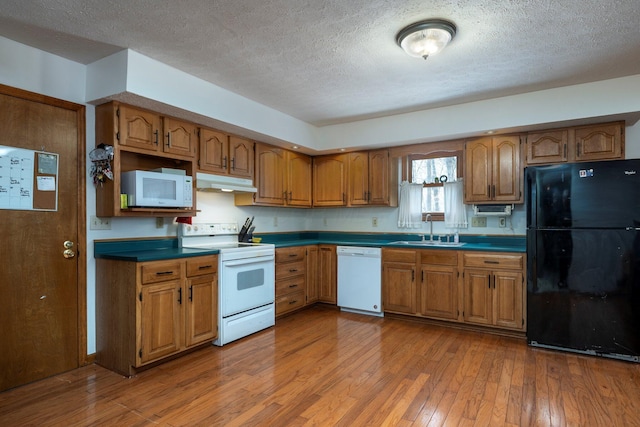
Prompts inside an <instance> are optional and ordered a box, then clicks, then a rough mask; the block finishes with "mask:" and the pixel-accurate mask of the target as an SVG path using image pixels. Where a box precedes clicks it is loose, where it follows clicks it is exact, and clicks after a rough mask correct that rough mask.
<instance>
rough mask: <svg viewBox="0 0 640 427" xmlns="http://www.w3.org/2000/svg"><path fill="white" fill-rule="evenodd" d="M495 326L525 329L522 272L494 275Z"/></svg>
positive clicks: (506, 272)
mask: <svg viewBox="0 0 640 427" xmlns="http://www.w3.org/2000/svg"><path fill="white" fill-rule="evenodd" d="M493 288H494V289H493V324H494V325H496V326H501V327H504V328H511V329H522V328H523V327H524V316H523V293H524V290H523V288H524V280H523V276H522V272H521V271H500V270H496V271H494V273H493Z"/></svg>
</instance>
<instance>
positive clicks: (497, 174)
mask: <svg viewBox="0 0 640 427" xmlns="http://www.w3.org/2000/svg"><path fill="white" fill-rule="evenodd" d="M492 164H493V172H492V175H493V185H492V197H491V200H494V201H496V202H509V203H518V202H521V201H522V192H521V190H520V175H521V174H522V171H521V170H520V137H519V136H517V135H516V136H498V137H495V138H493V162H492Z"/></svg>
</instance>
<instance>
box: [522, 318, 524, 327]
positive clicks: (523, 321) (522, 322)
mask: <svg viewBox="0 0 640 427" xmlns="http://www.w3.org/2000/svg"><path fill="white" fill-rule="evenodd" d="M522 326H524V318H522Z"/></svg>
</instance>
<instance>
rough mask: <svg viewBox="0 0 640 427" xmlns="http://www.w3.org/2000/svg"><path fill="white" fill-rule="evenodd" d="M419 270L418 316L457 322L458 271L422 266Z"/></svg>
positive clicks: (434, 266)
mask: <svg viewBox="0 0 640 427" xmlns="http://www.w3.org/2000/svg"><path fill="white" fill-rule="evenodd" d="M421 270H422V271H421V286H420V314H422V315H424V316H428V317H436V318H439V319H447V320H458V269H457V268H455V267H449V266H441V265H423V266H422V268H421Z"/></svg>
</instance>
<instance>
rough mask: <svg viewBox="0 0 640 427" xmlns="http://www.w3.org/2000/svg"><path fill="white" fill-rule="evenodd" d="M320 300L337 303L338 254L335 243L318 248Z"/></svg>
mask: <svg viewBox="0 0 640 427" xmlns="http://www.w3.org/2000/svg"><path fill="white" fill-rule="evenodd" d="M318 251H319V252H318V254H319V267H318V301H322V302H328V303H331V304H336V303H337V295H338V290H337V281H338V269H337V261H338V260H337V256H336V247H335V246H334V245H320V246H319V249H318Z"/></svg>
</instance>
